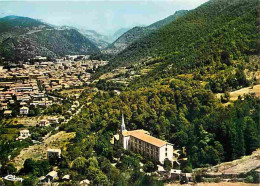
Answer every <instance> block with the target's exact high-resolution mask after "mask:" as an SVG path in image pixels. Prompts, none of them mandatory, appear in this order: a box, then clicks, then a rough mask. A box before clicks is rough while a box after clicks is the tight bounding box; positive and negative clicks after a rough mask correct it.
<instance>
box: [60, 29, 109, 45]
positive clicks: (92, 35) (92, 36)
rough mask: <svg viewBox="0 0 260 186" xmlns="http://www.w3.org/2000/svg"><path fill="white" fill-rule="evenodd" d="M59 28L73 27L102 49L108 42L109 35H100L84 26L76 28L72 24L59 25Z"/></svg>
mask: <svg viewBox="0 0 260 186" xmlns="http://www.w3.org/2000/svg"><path fill="white" fill-rule="evenodd" d="M57 28H60V29H75V30H77V31H78V32H79V33H81V34H82V35H83V36H85V37H86V38H87V39H89V40H90V41H91V42H92V43H94V44H95V45H96V46H97V47H98V48H99V49H104V48H106V47H107V46H108V45H109V44H110V42H109V41H110V38H109V36H105V35H102V34H100V33H98V32H96V31H95V30H88V29H85V28H78V27H73V26H61V27H57Z"/></svg>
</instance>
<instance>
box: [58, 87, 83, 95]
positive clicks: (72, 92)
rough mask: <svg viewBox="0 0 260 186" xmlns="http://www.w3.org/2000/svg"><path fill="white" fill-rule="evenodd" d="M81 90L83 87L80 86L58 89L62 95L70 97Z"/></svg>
mask: <svg viewBox="0 0 260 186" xmlns="http://www.w3.org/2000/svg"><path fill="white" fill-rule="evenodd" d="M83 91H84V89H83V88H80V89H64V90H62V91H60V94H61V95H62V96H67V97H71V96H74V95H75V94H81V93H82V92H83Z"/></svg>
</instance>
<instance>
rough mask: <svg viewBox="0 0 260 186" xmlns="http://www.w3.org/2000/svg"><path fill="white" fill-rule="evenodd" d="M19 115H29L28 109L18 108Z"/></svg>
mask: <svg viewBox="0 0 260 186" xmlns="http://www.w3.org/2000/svg"><path fill="white" fill-rule="evenodd" d="M20 114H21V115H27V114H29V108H28V107H22V108H20Z"/></svg>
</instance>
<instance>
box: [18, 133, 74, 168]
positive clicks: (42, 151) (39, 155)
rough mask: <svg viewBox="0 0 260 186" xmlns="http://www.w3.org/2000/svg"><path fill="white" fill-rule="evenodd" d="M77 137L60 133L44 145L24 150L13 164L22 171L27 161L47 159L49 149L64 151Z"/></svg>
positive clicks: (51, 137)
mask: <svg viewBox="0 0 260 186" xmlns="http://www.w3.org/2000/svg"><path fill="white" fill-rule="evenodd" d="M74 137H75V133H74V132H73V133H66V132H65V131H61V132H58V133H57V134H54V135H52V136H50V137H49V138H47V139H46V140H44V142H43V143H42V144H35V145H32V146H30V147H29V148H25V149H23V150H22V151H21V152H20V154H19V155H18V156H17V157H15V158H14V160H13V163H14V165H15V167H16V168H17V170H20V169H21V168H22V166H23V163H24V161H25V160H26V159H28V158H32V159H35V160H40V159H46V158H47V149H51V148H60V149H63V148H64V147H65V146H66V145H67V144H68V143H69V140H70V139H72V138H74Z"/></svg>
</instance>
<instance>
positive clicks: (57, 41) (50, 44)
mask: <svg viewBox="0 0 260 186" xmlns="http://www.w3.org/2000/svg"><path fill="white" fill-rule="evenodd" d="M0 26H1V29H0V56H2V57H5V58H6V59H9V60H27V59H29V58H34V57H35V56H46V57H59V56H64V55H66V54H92V53H95V52H98V51H99V49H98V47H96V46H95V45H94V44H93V43H92V42H91V41H90V40H88V39H87V38H86V37H84V36H83V35H82V34H80V33H79V32H78V31H77V30H75V29H56V28H54V27H52V26H49V25H47V24H45V23H42V22H40V21H38V20H35V19H31V18H27V17H18V16H8V17H4V18H1V19H0Z"/></svg>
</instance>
